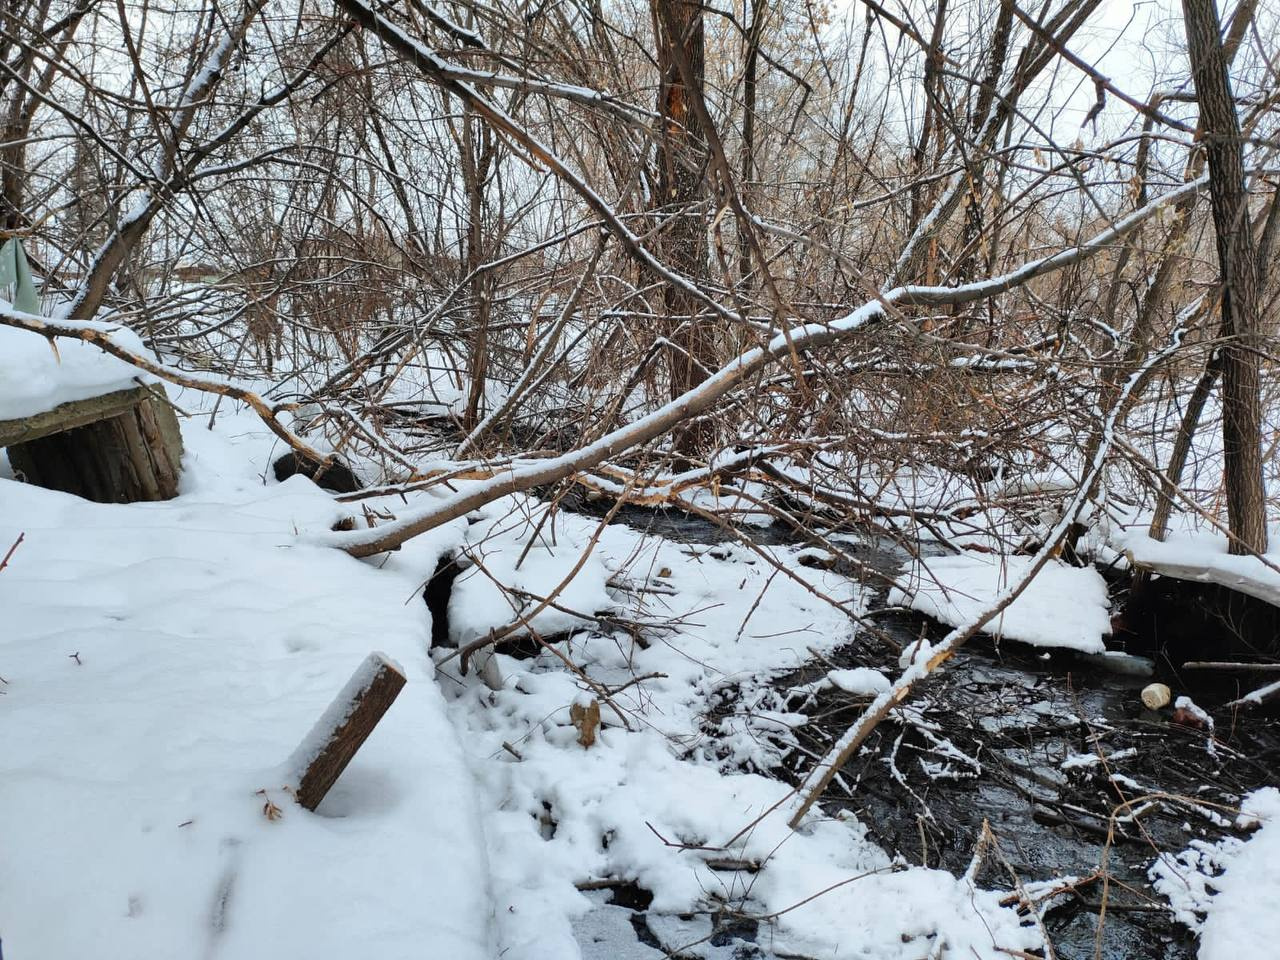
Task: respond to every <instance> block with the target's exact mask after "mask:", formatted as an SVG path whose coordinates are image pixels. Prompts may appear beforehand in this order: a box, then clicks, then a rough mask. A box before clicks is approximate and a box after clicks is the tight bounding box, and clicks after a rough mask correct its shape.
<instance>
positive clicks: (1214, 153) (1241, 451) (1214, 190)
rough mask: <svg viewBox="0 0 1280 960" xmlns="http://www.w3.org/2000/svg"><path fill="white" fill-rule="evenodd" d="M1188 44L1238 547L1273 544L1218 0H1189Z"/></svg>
mask: <svg viewBox="0 0 1280 960" xmlns="http://www.w3.org/2000/svg"><path fill="white" fill-rule="evenodd" d="M1182 10H1183V21H1184V23H1185V26H1186V32H1187V49H1188V52H1189V54H1190V57H1191V72H1192V77H1193V79H1194V81H1195V87H1196V99H1197V100H1198V101H1199V104H1200V122H1201V126H1202V127H1203V129H1204V133H1205V145H1206V147H1205V153H1206V156H1207V157H1208V164H1209V191H1210V197H1211V200H1212V207H1213V225H1214V230H1215V232H1216V233H1217V246H1218V267H1219V271H1220V273H1221V276H1222V286H1223V292H1222V330H1223V335H1224V339H1225V340H1226V342H1225V344H1224V346H1223V352H1222V413H1223V417H1222V442H1223V451H1224V457H1225V483H1226V492H1227V521H1228V526H1229V528H1230V531H1231V534H1232V538H1231V547H1230V549H1231V552H1232V553H1263V552H1265V551H1266V549H1267V524H1266V500H1265V493H1264V490H1263V484H1262V403H1261V399H1260V376H1259V356H1260V348H1261V343H1260V340H1261V332H1260V329H1259V327H1260V323H1259V314H1258V304H1259V283H1258V263H1257V257H1256V256H1255V252H1254V242H1253V233H1252V231H1251V230H1250V221H1249V195H1248V192H1247V190H1246V188H1245V176H1244V146H1243V143H1242V142H1241V138H1240V122H1239V119H1238V117H1237V116H1236V110H1235V103H1234V101H1233V100H1232V96H1231V79H1230V77H1229V76H1228V74H1227V58H1226V54H1225V51H1224V48H1223V44H1222V39H1221V36H1222V33H1221V24H1220V22H1219V18H1218V10H1217V5H1216V3H1215V2H1214V0H1183V3H1182Z"/></svg>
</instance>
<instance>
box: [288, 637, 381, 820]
mask: <svg viewBox="0 0 1280 960" xmlns="http://www.w3.org/2000/svg"><path fill="white" fill-rule="evenodd" d="M404 685H405V676H404V672H403V671H402V670H401V669H400V666H399V664H397V663H396V662H395V661H393V660H391V659H390V658H389V657H387V655H386V654H383V653H371V654H369V656H367V657H365V660H364V662H363V663H362V664H360V666H359V668H358V669H357V670H356V672H355V673H353V674H352V675H351V679H350V680H348V681H347V683H346V686H344V687H343V688H342V691H341V692H340V693H339V694H338V696H337V697H335V698H334V701H333V703H331V704H329V707H328V709H327V710H325V712H324V713H323V714H322V715H321V716H320V719H319V720H318V721H316V725H315V726H314V727H312V728H311V732H310V733H308V734H307V735H306V737H305V738H304V739H303V741H302V743H300V744H299V745H298V749H297V750H295V751H294V752H293V757H292V759H291V760H290V766H291V767H292V768H293V770H294V771H295V774H296V776H297V777H298V780H297V783H298V786H297V789H296V790H295V791H294V798H295V799H296V800H297V801H298V803H300V804H302V805H303V806H304V807H306V808H307V809H308V810H315V808H316V807H318V806H320V801H322V800H323V799H324V798H325V794H327V793H328V792H329V788H330V787H332V786H333V785H334V783H335V782H336V781H337V779H338V777H340V776H342V771H343V770H345V769H346V768H347V764H349V763H350V762H351V759H352V757H354V756H355V755H356V751H357V750H359V749H360V747H361V745H362V744H363V743H364V742H365V740H367V739H368V738H369V734H371V733H373V728H374V727H376V726H377V725H378V721H379V720H381V719H382V715H383V714H384V713H386V712H387V709H388V708H389V707H390V706H391V704H392V703H394V702H395V699H396V697H397V696H399V695H400V691H401V689H403V687H404Z"/></svg>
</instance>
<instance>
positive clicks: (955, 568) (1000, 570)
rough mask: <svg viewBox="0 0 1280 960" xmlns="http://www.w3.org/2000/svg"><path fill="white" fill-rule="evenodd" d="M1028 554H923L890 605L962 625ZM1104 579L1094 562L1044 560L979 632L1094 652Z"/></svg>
mask: <svg viewBox="0 0 1280 960" xmlns="http://www.w3.org/2000/svg"><path fill="white" fill-rule="evenodd" d="M1030 563H1031V558H1030V557H1003V556H991V555H989V554H961V555H959V556H948V557H930V558H928V559H926V560H921V561H919V562H917V563H913V564H910V565H908V568H907V570H906V572H905V573H904V575H903V577H902V579H901V580H900V581H899V585H898V586H896V587H894V588H893V589H892V590H890V591H889V603H891V604H903V605H906V606H909V607H911V608H912V609H913V610H918V611H920V612H921V613H923V614H925V615H926V616H930V617H933V618H934V619H935V620H938V621H940V622H942V623H945V624H947V625H949V626H953V627H958V626H963V625H964V624H966V623H969V622H971V621H973V620H974V619H976V618H977V617H978V615H979V614H980V613H982V611H983V610H985V609H987V608H989V607H990V606H991V605H992V603H993V602H994V601H995V599H996V597H997V595H998V594H999V593H1000V592H1001V591H1002V590H1004V589H1005V588H1006V587H1008V586H1009V584H1011V583H1016V582H1017V581H1018V580H1019V579H1020V578H1021V577H1022V576H1023V575H1024V574H1025V572H1026V570H1027V568H1028V567H1029V566H1030ZM1109 603H1110V601H1109V600H1108V599H1107V585H1106V582H1105V581H1104V580H1103V579H1102V577H1101V575H1100V574H1099V573H1098V571H1097V570H1095V569H1094V568H1093V567H1072V566H1069V565H1068V564H1065V563H1063V562H1061V561H1059V560H1051V561H1049V562H1048V563H1047V564H1045V566H1044V567H1043V568H1042V569H1041V570H1040V572H1039V573H1038V574H1036V577H1035V579H1034V580H1032V581H1031V582H1030V583H1029V584H1028V585H1027V587H1026V589H1025V590H1023V591H1022V593H1021V594H1019V596H1018V598H1017V599H1016V600H1014V601H1013V603H1011V604H1010V605H1009V606H1008V607H1006V608H1005V609H1004V611H1002V612H1001V613H1000V615H999V616H997V617H996V618H995V619H993V620H991V621H990V622H989V623H988V624H987V625H986V627H985V628H984V632H986V633H990V634H992V635H993V636H996V637H1002V638H1007V639H1009V640H1020V641H1021V642H1023V643H1028V644H1032V645H1033V646H1038V647H1061V648H1066V649H1071V650H1079V651H1082V652H1084V653H1101V652H1102V651H1103V650H1104V646H1103V642H1102V637H1103V635H1104V634H1106V633H1108V632H1109V631H1110V629H1111V619H1110V615H1109V613H1108V606H1109Z"/></svg>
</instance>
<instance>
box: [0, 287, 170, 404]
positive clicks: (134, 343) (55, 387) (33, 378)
mask: <svg viewBox="0 0 1280 960" xmlns="http://www.w3.org/2000/svg"><path fill="white" fill-rule="evenodd" d="M6 306H7V304H6ZM115 340H116V341H117V342H118V343H119V344H120V345H121V346H123V347H126V348H128V349H131V350H136V351H137V352H138V353H140V354H142V355H143V356H147V357H149V356H151V354H150V353H149V352H148V351H147V349H146V348H145V347H144V346H143V345H142V340H141V339H140V338H139V337H138V336H137V335H136V334H134V333H133V332H132V331H130V330H127V329H124V328H120V330H119V332H117V333H116V334H115ZM135 377H136V378H138V379H140V380H141V381H142V382H143V383H153V382H154V381H155V378H154V377H152V376H151V375H150V374H147V373H144V372H143V371H141V370H139V369H138V368H137V367H134V366H132V365H130V364H127V363H125V362H124V361H123V360H118V359H116V358H115V357H113V356H111V355H110V354H108V353H103V352H102V351H101V350H99V349H98V348H97V347H95V346H93V345H92V344H88V343H83V342H81V341H79V340H65V339H64V340H58V341H57V350H56V351H55V350H54V348H53V347H52V346H50V344H49V341H48V340H46V339H44V338H43V337H39V336H36V335H35V334H33V333H29V332H28V331H26V330H18V329H15V328H13V327H0V420H16V419H18V418H19V417H29V416H31V415H33V414H36V413H43V412H44V411H46V410H52V409H53V408H54V407H56V406H58V405H59V404H62V403H69V402H71V401H72V400H84V399H86V398H88V397H95V396H98V395H99V394H103V393H112V392H114V391H116V390H128V389H129V388H131V387H136V386H137V385H138V384H137V382H136V381H135V379H134V378H135Z"/></svg>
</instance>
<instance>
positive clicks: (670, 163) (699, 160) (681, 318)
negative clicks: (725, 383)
mask: <svg viewBox="0 0 1280 960" xmlns="http://www.w3.org/2000/svg"><path fill="white" fill-rule="evenodd" d="M653 3H654V5H655V6H654V10H653V13H654V17H653V21H654V29H655V32H656V37H657V46H658V50H657V53H658V58H657V59H658V71H659V75H660V76H659V80H660V82H659V88H658V113H659V115H660V116H661V117H662V144H661V149H660V152H659V156H658V198H657V205H658V206H660V207H662V208H665V210H666V211H667V219H666V223H665V225H664V227H663V231H662V233H663V239H662V248H663V252H664V253H665V254H666V261H667V263H668V264H670V265H671V266H672V267H674V268H675V269H676V270H679V271H680V272H681V273H682V274H684V275H685V276H686V277H688V278H690V279H691V280H693V281H694V282H695V283H696V282H698V281H700V280H702V279H704V278H705V276H706V273H707V238H706V231H705V230H704V229H703V218H702V216H701V215H700V211H698V210H697V209H696V207H697V204H698V203H699V202H700V201H701V200H702V199H703V198H704V196H705V191H704V189H703V183H704V179H705V172H706V165H707V145H706V139H705V137H704V135H703V133H702V131H701V129H700V127H699V124H698V121H697V119H696V117H695V116H694V114H693V111H692V110H691V109H690V107H689V100H690V95H689V91H687V90H686V89H685V84H684V81H683V79H682V78H681V74H680V67H679V61H678V59H677V58H678V56H679V54H680V53H683V55H684V57H685V58H686V60H687V63H688V64H689V66H690V67H691V68H692V72H693V74H694V77H695V78H696V82H697V84H698V85H699V86H701V84H702V80H703V77H704V75H705V69H706V56H705V41H704V33H703V20H702V7H701V6H700V5H699V4H697V3H692V2H685V0H653ZM664 8H665V9H664ZM663 307H664V308H665V314H666V321H667V330H666V333H667V337H668V339H669V340H670V341H671V343H672V349H671V351H670V353H671V384H670V389H671V398H672V399H675V398H676V397H679V396H681V395H682V394H684V393H686V392H687V391H688V390H691V389H692V388H694V387H696V386H697V385H698V384H700V383H701V382H702V381H703V380H705V379H706V376H707V374H706V368H707V367H709V366H712V365H713V364H712V347H713V340H712V336H711V330H710V329H708V326H707V324H706V322H705V321H703V320H701V319H700V318H699V317H698V316H697V310H698V304H697V301H696V300H695V299H694V298H693V297H692V296H690V295H689V294H688V293H687V292H686V291H684V290H681V289H679V288H678V287H676V286H675V285H674V284H667V285H666V286H665V287H664V289H663ZM710 440H711V430H710V426H709V424H707V423H706V422H705V421H701V422H695V423H692V424H684V425H682V426H681V428H680V429H678V430H677V431H676V434H675V446H676V450H677V451H678V452H680V453H682V454H684V453H691V452H693V451H694V450H697V449H698V448H700V447H703V446H704V445H706V444H707V443H708V442H709V441H710Z"/></svg>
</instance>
